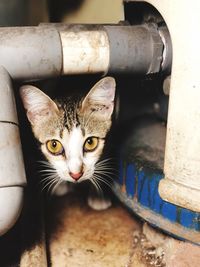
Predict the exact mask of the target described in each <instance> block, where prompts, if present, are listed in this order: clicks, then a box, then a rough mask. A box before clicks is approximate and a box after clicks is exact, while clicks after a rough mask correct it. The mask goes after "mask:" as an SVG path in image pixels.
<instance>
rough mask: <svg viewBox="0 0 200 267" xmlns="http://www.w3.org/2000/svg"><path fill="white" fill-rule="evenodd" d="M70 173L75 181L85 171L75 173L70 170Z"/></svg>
mask: <svg viewBox="0 0 200 267" xmlns="http://www.w3.org/2000/svg"><path fill="white" fill-rule="evenodd" d="M69 175H70V176H71V177H72V178H73V179H74V180H75V181H78V180H79V179H80V178H81V176H82V175H83V172H77V173H73V172H70V173H69Z"/></svg>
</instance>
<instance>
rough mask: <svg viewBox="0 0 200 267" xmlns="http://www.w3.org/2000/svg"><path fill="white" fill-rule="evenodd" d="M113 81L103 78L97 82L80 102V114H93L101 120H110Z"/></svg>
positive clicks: (112, 102) (114, 84) (110, 78)
mask: <svg viewBox="0 0 200 267" xmlns="http://www.w3.org/2000/svg"><path fill="white" fill-rule="evenodd" d="M115 88H116V83H115V79H114V78H112V77H105V78H103V79H101V80H100V81H99V82H97V83H96V84H95V85H94V86H93V88H92V89H91V90H90V91H89V93H88V94H87V95H86V97H85V98H84V100H83V102H82V109H81V110H82V112H89V113H91V112H94V114H95V115H97V116H100V117H102V118H103V119H110V117H111V115H112V113H113V109H114V99H115Z"/></svg>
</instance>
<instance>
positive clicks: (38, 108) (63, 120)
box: [20, 77, 115, 182]
mask: <svg viewBox="0 0 200 267" xmlns="http://www.w3.org/2000/svg"><path fill="white" fill-rule="evenodd" d="M20 95H21V98H22V102H23V104H24V108H25V109H26V112H27V113H26V114H27V118H28V120H29V121H30V123H31V126H32V130H33V133H34V135H35V137H36V139H38V141H39V143H40V144H41V151H42V152H43V154H44V156H45V157H46V159H47V160H48V162H49V163H50V165H51V170H52V172H53V174H54V175H53V176H52V177H59V179H61V180H64V181H69V182H81V181H84V180H88V179H89V180H92V179H95V177H98V170H97V169H98V166H99V168H100V166H101V167H102V164H99V162H98V161H99V159H100V157H101V155H102V152H103V149H104V144H105V138H106V135H107V133H108V131H109V130H110V128H111V124H112V113H113V109H114V98H115V80H114V78H112V77H105V78H103V79H101V80H100V81H99V82H97V83H96V84H95V85H94V87H93V88H92V89H91V90H90V91H89V93H88V94H87V95H86V96H85V97H84V98H82V99H81V100H79V101H78V100H76V101H75V100H72V99H70V98H68V99H63V100H61V101H58V100H55V101H53V100H52V99H51V98H50V97H49V96H47V95H46V94H45V93H43V92H42V91H41V90H39V89H38V88H36V87H34V86H31V85H25V86H22V87H21V88H20ZM98 164H99V165H98ZM92 181H93V180H92Z"/></svg>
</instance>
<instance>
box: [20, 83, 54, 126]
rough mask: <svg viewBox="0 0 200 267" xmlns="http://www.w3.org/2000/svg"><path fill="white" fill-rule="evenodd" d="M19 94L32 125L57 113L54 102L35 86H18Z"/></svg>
mask: <svg viewBox="0 0 200 267" xmlns="http://www.w3.org/2000/svg"><path fill="white" fill-rule="evenodd" d="M20 96H21V99H22V102H23V104H24V108H25V109H26V111H27V114H26V115H27V118H28V120H29V121H30V123H31V124H32V125H34V124H37V123H38V122H41V120H46V119H48V117H49V116H51V115H52V114H55V113H58V107H57V105H56V103H55V102H54V101H53V100H52V99H51V98H50V97H49V96H48V95H46V94H45V93H43V92H42V91H41V90H39V89H38V88H37V87H35V86H32V85H24V86H22V87H21V88H20Z"/></svg>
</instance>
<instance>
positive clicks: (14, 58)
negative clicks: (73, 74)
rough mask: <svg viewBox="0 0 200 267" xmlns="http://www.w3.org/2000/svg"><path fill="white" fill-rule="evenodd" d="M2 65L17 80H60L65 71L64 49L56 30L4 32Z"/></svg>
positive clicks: (11, 29)
mask: <svg viewBox="0 0 200 267" xmlns="http://www.w3.org/2000/svg"><path fill="white" fill-rule="evenodd" d="M0 65H2V66H4V67H5V68H6V69H7V71H8V72H9V73H10V75H11V76H12V78H14V79H25V80H27V79H31V80H36V79H42V78H47V77H52V76H58V75H60V74H61V70H62V47H61V42H60V36H59V33H58V31H57V30H56V29H55V28H54V27H48V28H45V27H5V28H0Z"/></svg>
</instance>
